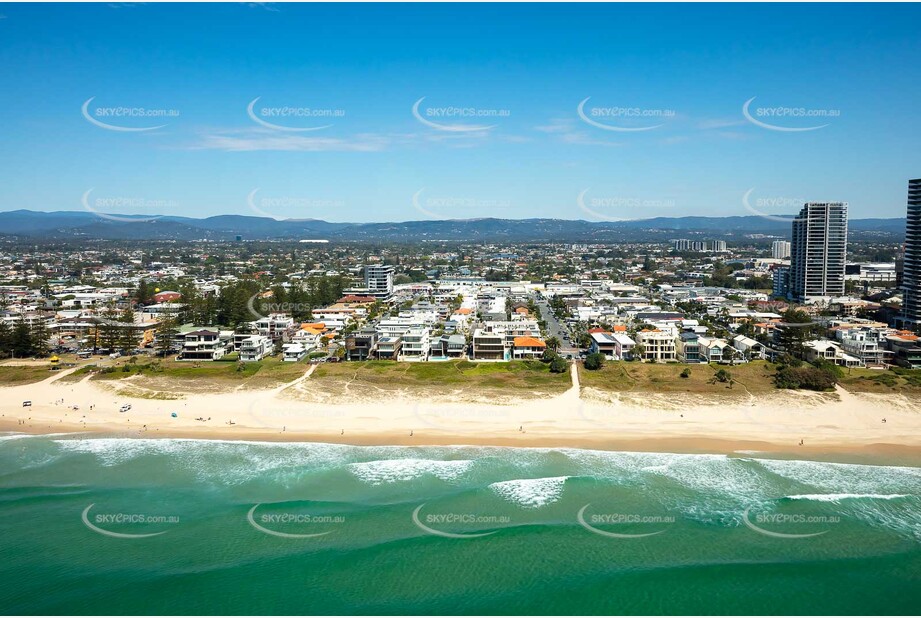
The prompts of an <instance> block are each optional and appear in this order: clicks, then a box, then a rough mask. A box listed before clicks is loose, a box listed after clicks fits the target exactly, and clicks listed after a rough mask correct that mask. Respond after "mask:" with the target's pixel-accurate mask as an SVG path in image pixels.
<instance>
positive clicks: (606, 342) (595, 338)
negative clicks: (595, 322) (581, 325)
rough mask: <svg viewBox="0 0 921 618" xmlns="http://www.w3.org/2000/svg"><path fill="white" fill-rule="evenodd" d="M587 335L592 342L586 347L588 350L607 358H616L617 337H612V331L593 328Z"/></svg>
mask: <svg viewBox="0 0 921 618" xmlns="http://www.w3.org/2000/svg"><path fill="white" fill-rule="evenodd" d="M589 337H591V339H592V343H591V345H589V348H588V350H589V352H591V353H592V354H604V357H605V358H607V359H608V360H615V359H617V358H618V355H617V339H615V338H614V334H613V333H609V332H607V331H604V330H593V331H592V332H590V333H589Z"/></svg>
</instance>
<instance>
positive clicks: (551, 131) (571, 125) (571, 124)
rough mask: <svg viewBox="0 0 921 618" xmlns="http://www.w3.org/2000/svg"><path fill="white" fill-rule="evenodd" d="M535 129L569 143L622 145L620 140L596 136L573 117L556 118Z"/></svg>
mask: <svg viewBox="0 0 921 618" xmlns="http://www.w3.org/2000/svg"><path fill="white" fill-rule="evenodd" d="M534 129H535V130H537V131H540V132H541V133H546V134H548V135H553V136H555V137H556V138H558V139H559V140H560V141H562V142H565V143H567V144H576V145H579V146H620V145H621V144H620V142H613V141H611V140H606V139H600V138H598V137H594V136H593V135H592V134H591V133H590V132H588V131H585V130H583V129H582V128H581V127H580V126H579V125H577V124H576V121H575V120H574V119H572V118H554V119H551V120H550V122H549V123H548V124H545V125H540V126H537V127H534Z"/></svg>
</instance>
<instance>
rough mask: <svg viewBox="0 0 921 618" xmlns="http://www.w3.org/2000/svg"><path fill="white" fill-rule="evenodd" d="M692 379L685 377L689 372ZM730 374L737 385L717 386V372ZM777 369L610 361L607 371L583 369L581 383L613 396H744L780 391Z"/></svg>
mask: <svg viewBox="0 0 921 618" xmlns="http://www.w3.org/2000/svg"><path fill="white" fill-rule="evenodd" d="M688 367H689V368H690V370H691V375H690V376H689V377H687V378H682V377H681V372H682V371H684V369H685V368H688ZM720 369H724V370H726V371H728V372H729V374H730V375H731V376H732V379H733V380H734V382H735V384H734V385H733V387H732V388H729V384H727V383H723V382H717V381H716V380H715V375H716V373H717V371H719V370H720ZM773 376H774V365H772V364H770V363H767V362H765V361H753V362H750V363H744V364H740V365H734V366H732V367H730V366H728V365H707V364H698V365H685V364H681V363H663V364H659V363H638V362H623V361H606V362H605V364H604V367H602V368H601V369H599V370H596V371H588V370H587V369H585V368H584V367H582V366H581V365H580V366H579V381H580V383H581V385H582V386H583V387H588V388H596V389H599V390H602V391H609V392H639V393H644V392H649V393H698V394H709V393H713V394H744V393H745V392H746V390H747V391H748V392H750V393H765V392H769V391H773V390H776V389H775V387H774V382H773Z"/></svg>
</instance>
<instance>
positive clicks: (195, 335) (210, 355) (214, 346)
mask: <svg viewBox="0 0 921 618" xmlns="http://www.w3.org/2000/svg"><path fill="white" fill-rule="evenodd" d="M230 346H231V337H230V334H229V333H224V334H223V335H222V334H221V331H219V330H218V329H216V328H215V329H209V328H202V329H198V330H193V331H191V332H188V333H185V335H182V351H181V352H180V353H179V356H178V357H177V359H176V360H183V361H216V360H220V359H222V358H224V354H226V353H227V350H228V349H229V348H230Z"/></svg>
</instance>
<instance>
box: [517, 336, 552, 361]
mask: <svg viewBox="0 0 921 618" xmlns="http://www.w3.org/2000/svg"><path fill="white" fill-rule="evenodd" d="M546 349H547V344H546V343H544V342H543V341H542V340H540V339H538V338H537V337H515V338H514V339H513V340H512V358H514V359H515V360H532V359H535V358H540V357H541V356H543V355H544V351H545V350H546Z"/></svg>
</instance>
